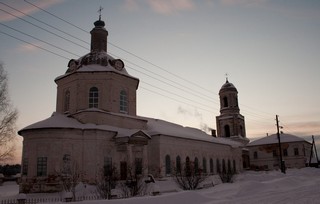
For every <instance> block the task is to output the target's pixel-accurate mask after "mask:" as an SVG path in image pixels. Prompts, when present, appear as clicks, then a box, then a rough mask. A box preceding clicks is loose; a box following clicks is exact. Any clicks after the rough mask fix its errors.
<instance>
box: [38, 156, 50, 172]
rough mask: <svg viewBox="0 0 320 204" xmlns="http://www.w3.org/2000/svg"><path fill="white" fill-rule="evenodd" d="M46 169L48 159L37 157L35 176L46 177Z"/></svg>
mask: <svg viewBox="0 0 320 204" xmlns="http://www.w3.org/2000/svg"><path fill="white" fill-rule="evenodd" d="M47 169H48V158H47V157H38V158H37V176H38V177H41V176H47Z"/></svg>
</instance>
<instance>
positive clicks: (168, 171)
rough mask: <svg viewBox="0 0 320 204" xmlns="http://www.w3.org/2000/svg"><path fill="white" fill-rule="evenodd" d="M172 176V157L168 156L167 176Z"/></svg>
mask: <svg viewBox="0 0 320 204" xmlns="http://www.w3.org/2000/svg"><path fill="white" fill-rule="evenodd" d="M169 174H171V159H170V156H169V155H167V156H166V175H169Z"/></svg>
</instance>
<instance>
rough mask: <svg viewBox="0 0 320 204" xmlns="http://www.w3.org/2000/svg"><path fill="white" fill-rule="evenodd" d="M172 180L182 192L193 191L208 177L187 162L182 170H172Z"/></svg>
mask: <svg viewBox="0 0 320 204" xmlns="http://www.w3.org/2000/svg"><path fill="white" fill-rule="evenodd" d="M173 178H174V180H175V182H176V183H177V184H178V185H179V186H180V187H181V188H182V189H183V190H195V189H197V188H198V187H199V184H200V183H202V182H203V181H205V180H206V179H207V178H208V176H207V175H206V174H204V173H203V172H202V169H200V168H197V165H194V163H193V162H187V163H185V164H184V165H182V168H181V167H180V169H175V170H174V177H173Z"/></svg>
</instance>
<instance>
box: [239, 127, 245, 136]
mask: <svg viewBox="0 0 320 204" xmlns="http://www.w3.org/2000/svg"><path fill="white" fill-rule="evenodd" d="M239 128H240V135H241V136H244V134H243V127H242V125H240V127H239Z"/></svg>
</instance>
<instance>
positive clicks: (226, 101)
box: [223, 96, 229, 108]
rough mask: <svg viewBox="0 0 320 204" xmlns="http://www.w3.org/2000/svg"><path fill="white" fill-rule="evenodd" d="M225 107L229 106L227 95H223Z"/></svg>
mask: <svg viewBox="0 0 320 204" xmlns="http://www.w3.org/2000/svg"><path fill="white" fill-rule="evenodd" d="M223 107H224V108H226V107H229V103H228V98H227V97H226V96H225V97H223Z"/></svg>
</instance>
